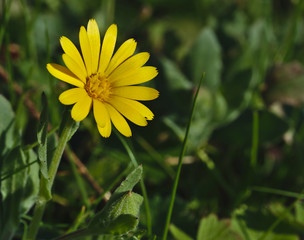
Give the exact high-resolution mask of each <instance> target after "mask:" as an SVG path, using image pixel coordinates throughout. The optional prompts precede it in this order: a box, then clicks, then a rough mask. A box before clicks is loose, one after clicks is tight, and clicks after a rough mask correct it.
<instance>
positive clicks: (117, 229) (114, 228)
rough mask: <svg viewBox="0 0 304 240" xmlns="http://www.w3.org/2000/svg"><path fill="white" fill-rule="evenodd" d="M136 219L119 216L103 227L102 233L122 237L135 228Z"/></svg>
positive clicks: (128, 216) (126, 215) (127, 215)
mask: <svg viewBox="0 0 304 240" xmlns="http://www.w3.org/2000/svg"><path fill="white" fill-rule="evenodd" d="M137 224H138V218H137V217H135V216H133V215H131V214H121V215H119V216H118V217H117V218H115V220H113V221H112V222H110V224H109V225H108V226H107V227H105V229H104V230H103V233H105V234H114V235H122V234H125V233H127V232H129V231H131V230H133V229H135V228H136V226H137Z"/></svg>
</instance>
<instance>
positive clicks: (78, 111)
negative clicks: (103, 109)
mask: <svg viewBox="0 0 304 240" xmlns="http://www.w3.org/2000/svg"><path fill="white" fill-rule="evenodd" d="M91 107H92V98H91V97H90V96H89V95H87V94H86V95H85V96H83V97H82V98H81V99H80V100H79V101H78V102H77V103H76V104H75V105H74V106H73V108H72V112H71V114H72V118H73V119H74V120H75V121H77V122H79V121H82V120H83V119H85V118H86V117H87V116H88V114H89V112H90V110H91Z"/></svg>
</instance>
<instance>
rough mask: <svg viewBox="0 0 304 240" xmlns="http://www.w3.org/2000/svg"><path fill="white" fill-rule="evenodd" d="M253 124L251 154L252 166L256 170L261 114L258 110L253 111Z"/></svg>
mask: <svg viewBox="0 0 304 240" xmlns="http://www.w3.org/2000/svg"><path fill="white" fill-rule="evenodd" d="M252 114H253V116H252V117H253V124H252V144H251V152H250V165H251V167H252V169H255V167H256V164H257V155H258V147H259V113H258V111H257V110H255V111H253V113H252Z"/></svg>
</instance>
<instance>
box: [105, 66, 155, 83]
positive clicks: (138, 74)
mask: <svg viewBox="0 0 304 240" xmlns="http://www.w3.org/2000/svg"><path fill="white" fill-rule="evenodd" d="M157 74H158V72H157V69H156V68H155V67H150V66H148V67H141V68H139V69H138V70H137V71H134V72H133V73H131V74H130V75H124V76H120V77H119V79H117V80H116V81H115V82H113V83H112V82H111V84H112V86H113V87H120V86H128V85H135V84H140V83H144V82H148V81H150V80H151V79H153V78H155V77H156V76H157ZM110 79H111V78H110Z"/></svg>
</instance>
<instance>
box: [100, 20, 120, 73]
mask: <svg viewBox="0 0 304 240" xmlns="http://www.w3.org/2000/svg"><path fill="white" fill-rule="evenodd" d="M116 38H117V26H116V25H115V24H112V25H111V26H110V27H109V28H108V30H107V32H106V34H105V36H104V39H103V43H102V48H101V53H100V59H99V69H98V71H99V72H100V73H104V71H105V70H106V68H107V67H108V65H109V62H110V60H111V57H112V56H113V52H114V48H115V44H116Z"/></svg>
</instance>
